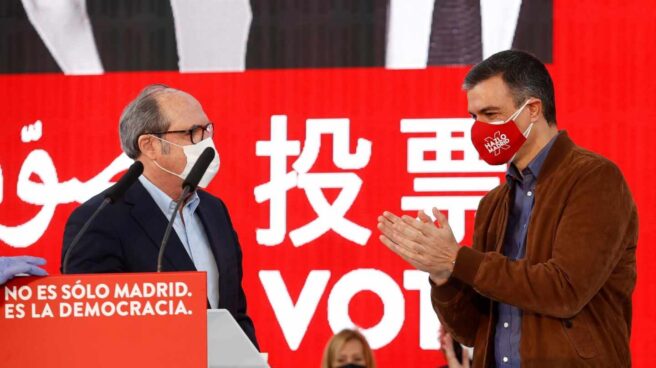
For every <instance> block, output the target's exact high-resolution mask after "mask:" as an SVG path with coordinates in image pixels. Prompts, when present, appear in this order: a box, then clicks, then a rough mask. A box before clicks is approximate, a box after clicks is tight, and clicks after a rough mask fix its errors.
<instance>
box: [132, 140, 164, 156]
mask: <svg viewBox="0 0 656 368" xmlns="http://www.w3.org/2000/svg"><path fill="white" fill-rule="evenodd" d="M156 141H157V142H156ZM137 145H138V146H139V151H140V152H141V154H142V155H144V156H146V157H148V158H149V159H151V160H156V159H157V158H158V157H159V155H160V151H161V147H159V140H158V139H155V138H153V136H151V135H147V134H144V135H141V136H139V139H138V140H137Z"/></svg>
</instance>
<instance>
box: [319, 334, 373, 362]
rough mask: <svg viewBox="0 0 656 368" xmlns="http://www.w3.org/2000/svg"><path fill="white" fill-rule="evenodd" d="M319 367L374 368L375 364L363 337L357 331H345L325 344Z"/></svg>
mask: <svg viewBox="0 0 656 368" xmlns="http://www.w3.org/2000/svg"><path fill="white" fill-rule="evenodd" d="M349 364H351V365H350V366H349ZM321 367H322V368H338V367H366V368H375V367H376V363H375V361H374V355H373V352H372V351H371V348H370V347H369V343H368V342H367V340H366V339H365V338H364V336H362V334H361V333H359V332H358V331H355V330H349V329H346V330H342V331H341V332H339V333H338V334H336V335H335V336H333V337H332V338H331V339H330V341H328V344H326V349H325V351H324V352H323V359H322V362H321Z"/></svg>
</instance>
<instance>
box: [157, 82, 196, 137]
mask: <svg viewBox="0 0 656 368" xmlns="http://www.w3.org/2000/svg"><path fill="white" fill-rule="evenodd" d="M157 100H158V101H157V102H158V104H159V107H160V109H161V111H162V114H164V116H165V117H166V118H167V119H168V121H169V122H170V123H171V129H174V128H175V129H186V128H189V127H191V126H192V125H202V124H205V123H207V116H206V115H205V112H204V111H203V108H202V106H201V105H200V102H198V100H196V99H195V98H194V97H193V96H192V95H190V94H188V93H186V92H183V91H177V90H175V91H170V92H168V93H162V94H160V95H158V96H157Z"/></svg>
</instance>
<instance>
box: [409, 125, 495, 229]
mask: <svg viewBox="0 0 656 368" xmlns="http://www.w3.org/2000/svg"><path fill="white" fill-rule="evenodd" d="M473 123H474V121H473V120H472V119H467V118H453V119H403V120H401V132H402V133H424V134H425V133H431V134H434V136H432V137H421V138H417V137H416V138H408V173H416V174H429V173H430V174H436V175H435V176H433V177H418V178H415V179H414V181H413V188H414V190H415V192H418V193H440V194H435V195H422V196H406V197H402V198H401V209H402V210H403V211H417V210H424V211H425V212H426V213H427V214H428V215H431V216H432V213H431V208H433V207H437V208H440V209H446V210H447V211H448V214H449V224H450V225H451V228H452V229H453V232H454V235H455V237H456V240H457V241H458V242H461V241H462V240H463V238H464V236H465V212H466V211H467V210H476V208H478V203H479V202H480V200H481V198H483V194H484V193H485V192H488V191H489V190H491V189H493V188H494V187H496V186H497V185H499V183H500V182H501V180H500V178H499V173H503V172H505V170H506V166H504V165H501V166H491V165H488V164H487V163H485V162H484V161H482V160H481V159H480V157H479V155H478V152H476V150H475V149H474V147H473V145H472V144H471V138H470V137H471V133H470V131H471V126H472V124H473ZM427 155H431V156H434V157H430V158H427ZM456 173H457V174H459V175H458V176H455V175H453V174H456ZM441 174H447V175H448V176H444V175H441ZM463 174H464V175H463ZM468 174H479V175H477V176H465V175H468ZM450 193H454V194H450ZM455 193H458V194H455Z"/></svg>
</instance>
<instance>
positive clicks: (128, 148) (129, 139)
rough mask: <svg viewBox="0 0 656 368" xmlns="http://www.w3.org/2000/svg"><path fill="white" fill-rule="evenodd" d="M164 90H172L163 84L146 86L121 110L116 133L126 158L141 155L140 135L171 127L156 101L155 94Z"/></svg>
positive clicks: (134, 157)
mask: <svg viewBox="0 0 656 368" xmlns="http://www.w3.org/2000/svg"><path fill="white" fill-rule="evenodd" d="M166 90H174V89H173V88H171V87H169V86H167V85H165V84H151V85H148V86H146V87H145V88H144V89H143V90H141V92H140V93H139V95H138V96H137V98H135V99H134V100H132V102H130V103H129V104H128V105H127V106H126V107H125V109H124V110H123V113H122V114H121V119H120V121H119V124H118V133H119V136H120V138H121V148H122V149H123V152H125V154H126V155H128V157H130V158H132V159H136V158H137V157H138V156H139V154H140V153H141V150H140V149H139V137H140V136H141V135H143V134H147V133H153V132H163V131H166V130H167V129H168V128H169V126H170V125H171V123H170V122H169V121H168V120H166V118H165V117H164V115H163V114H162V113H161V111H160V109H159V104H158V103H157V99H156V96H157V94H159V93H160V92H163V91H166Z"/></svg>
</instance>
